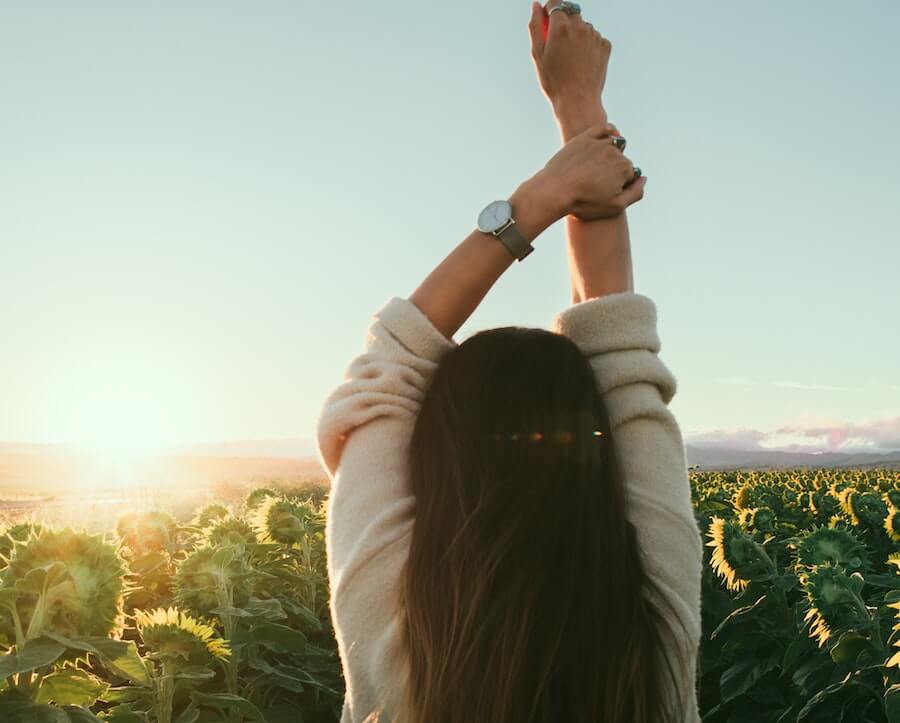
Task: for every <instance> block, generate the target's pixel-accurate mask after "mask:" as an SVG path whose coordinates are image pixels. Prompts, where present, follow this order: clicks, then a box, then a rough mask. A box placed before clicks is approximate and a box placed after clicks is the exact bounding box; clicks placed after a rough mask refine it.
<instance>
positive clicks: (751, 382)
mask: <svg viewBox="0 0 900 723" xmlns="http://www.w3.org/2000/svg"><path fill="white" fill-rule="evenodd" d="M715 382H716V383H718V384H733V385H736V386H742V387H768V388H774V389H806V390H809V391H815V392H873V391H879V390H881V391H894V392H900V386H896V385H893V384H881V383H880V382H868V383H866V384H863V385H856V386H843V385H839V384H817V383H815V382H798V381H793V380H789V379H773V380H768V381H765V380H757V379H747V378H746V377H723V378H720V379H716V380H715Z"/></svg>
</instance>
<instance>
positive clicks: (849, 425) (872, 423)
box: [684, 415, 900, 452]
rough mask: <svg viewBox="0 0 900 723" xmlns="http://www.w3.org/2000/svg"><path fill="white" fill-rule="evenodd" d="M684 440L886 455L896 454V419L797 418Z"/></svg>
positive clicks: (899, 429) (899, 441)
mask: <svg viewBox="0 0 900 723" xmlns="http://www.w3.org/2000/svg"><path fill="white" fill-rule="evenodd" d="M684 437H685V441H687V442H688V443H689V444H693V445H697V446H702V447H715V448H728V449H741V450H772V449H784V450H794V451H822V450H827V451H832V452H849V451H854V452H858V451H870V452H890V451H895V450H900V416H898V417H887V418H884V419H867V420H862V421H859V422H843V421H836V420H831V419H826V418H821V417H815V416H813V415H801V416H800V417H797V418H795V419H793V420H790V421H788V422H786V423H784V424H782V425H781V426H779V427H776V428H775V429H770V430H760V429H752V428H749V427H738V428H735V429H714V430H705V431H697V432H686V433H685V435H684Z"/></svg>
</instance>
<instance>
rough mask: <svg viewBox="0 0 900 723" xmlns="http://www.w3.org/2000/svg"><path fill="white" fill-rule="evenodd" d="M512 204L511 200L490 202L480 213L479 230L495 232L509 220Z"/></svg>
mask: <svg viewBox="0 0 900 723" xmlns="http://www.w3.org/2000/svg"><path fill="white" fill-rule="evenodd" d="M511 216H512V206H511V205H510V203H509V201H494V202H493V203H489V204H488V205H487V206H486V207H485V209H484V210H483V211H482V212H481V213H480V214H479V215H478V230H479V231H481V232H482V233H493V232H494V231H496V230H497V229H500V228H503V226H504V225H505V224H506V223H508V222H509V219H510V217H511Z"/></svg>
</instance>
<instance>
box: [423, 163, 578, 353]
mask: <svg viewBox="0 0 900 723" xmlns="http://www.w3.org/2000/svg"><path fill="white" fill-rule="evenodd" d="M508 200H509V202H510V204H511V205H512V208H513V218H514V219H515V221H516V227H517V228H518V229H519V232H520V233H521V234H522V235H523V236H524V237H525V238H527V239H529V240H532V241H533V240H534V239H536V238H537V237H538V236H539V235H540V234H541V233H542V232H543V231H544V230H545V229H547V228H548V227H549V226H551V225H552V224H553V223H554V222H555V221H557V220H558V219H559V218H561V217H562V215H563V211H562V205H561V204H560V203H558V202H557V200H556V199H555V198H554V197H553V195H552V191H551V189H550V188H548V187H547V186H545V185H544V184H543V182H542V180H541V178H540V176H538V175H535V176H532V177H531V178H530V179H528V180H527V181H525V182H523V183H522V184H521V185H520V186H519V187H518V188H517V189H516V190H515V191H514V192H513V194H512V195H511V196H509V198H508ZM513 263H515V259H514V258H513V257H512V256H511V255H510V253H509V251H507V250H506V247H505V246H504V245H503V243H502V242H501V241H500V239H498V238H496V237H495V236H493V235H491V234H487V233H482V232H481V231H478V230H477V229H476V230H475V231H473V232H472V233H471V234H469V235H468V236H467V237H466V238H465V239H463V240H462V241H461V242H460V243H459V245H458V246H457V247H456V248H455V249H453V251H451V252H450V254H449V255H448V256H447V257H446V258H445V259H444V260H443V261H442V262H441V263H440V264H438V266H437V267H436V268H435V269H434V271H432V272H431V273H430V274H429V275H428V276H427V277H426V278H425V280H424V281H423V282H422V283H421V284H420V285H419V287H418V288H417V289H416V290H415V291H414V292H413V294H412V295H411V296H410V297H409V300H410V301H411V302H412V303H413V304H415V305H416V306H417V307H418V308H419V310H421V311H422V313H424V314H425V316H427V317H428V319H429V320H430V321H431V323H432V324H433V325H434V327H435V328H436V329H437V330H438V331H440V332H441V333H442V334H443V335H444V336H445V337H447V338H448V339H452V337H453V335H454V334H455V333H456V332H457V330H458V329H459V328H460V327H461V326H462V325H463V324H464V323H465V322H466V320H467V319H468V318H469V316H471V314H472V312H473V311H475V309H476V308H478V305H479V304H480V303H481V300H482V299H483V298H484V297H485V295H486V294H487V292H488V291H489V290H490V288H491V287H492V286H493V285H494V283H495V282H496V281H497V279H498V278H500V276H501V275H502V274H503V272H504V271H506V270H507V269H508V268H509V267H510V266H511V265H512V264H513Z"/></svg>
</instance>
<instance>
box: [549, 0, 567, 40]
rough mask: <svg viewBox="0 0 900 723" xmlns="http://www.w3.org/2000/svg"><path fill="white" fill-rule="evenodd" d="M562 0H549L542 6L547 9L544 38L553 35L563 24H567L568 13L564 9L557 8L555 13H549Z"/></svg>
mask: <svg viewBox="0 0 900 723" xmlns="http://www.w3.org/2000/svg"><path fill="white" fill-rule="evenodd" d="M561 3H562V0H549V2H548V3H547V4H546V5H545V6H544V8H545V10H546V11H547V34H546V35H545V36H544V38H545V40H546V39H547V38H549V37H550V36H551V35H555V34H556V33H558V32H559V31H560V29H562V28H563V27H564V26H568V24H569V22H570V20H569V13H567V12H566V11H565V10H557V11H556V12H555V13H551V12H550V11H551V10H553V8H555V7H556V6H557V5H560V4H561Z"/></svg>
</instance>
